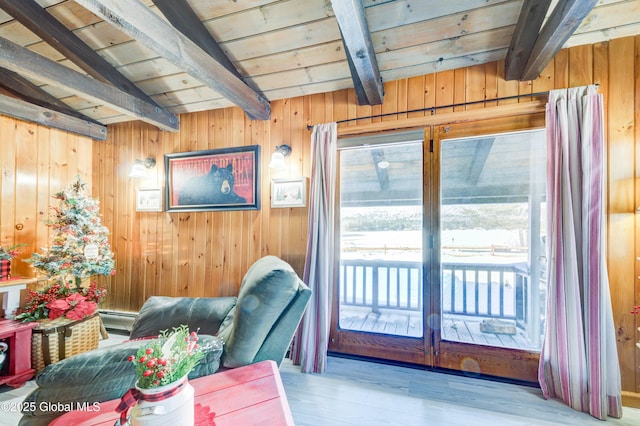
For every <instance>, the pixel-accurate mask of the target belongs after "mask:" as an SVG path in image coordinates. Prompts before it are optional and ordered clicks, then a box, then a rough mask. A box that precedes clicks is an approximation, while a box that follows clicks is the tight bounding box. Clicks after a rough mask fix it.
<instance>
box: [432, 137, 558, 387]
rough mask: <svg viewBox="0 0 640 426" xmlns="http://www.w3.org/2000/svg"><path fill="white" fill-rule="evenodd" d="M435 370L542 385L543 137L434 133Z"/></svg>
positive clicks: (543, 318) (543, 286)
mask: <svg viewBox="0 0 640 426" xmlns="http://www.w3.org/2000/svg"><path fill="white" fill-rule="evenodd" d="M434 142H435V143H434V151H436V152H437V156H438V170H437V172H436V173H435V176H434V180H433V182H432V183H433V185H434V186H436V187H437V188H438V190H437V191H436V194H437V197H436V198H434V203H433V204H434V205H437V206H438V207H437V208H436V210H435V211H434V212H433V213H434V215H435V216H436V222H437V223H438V226H437V228H438V232H437V244H436V250H434V258H433V259H432V262H433V265H434V271H435V270H437V272H434V274H433V277H434V286H437V289H436V291H437V292H438V293H439V296H438V297H437V298H436V300H434V311H436V312H437V313H438V315H439V318H440V331H439V333H437V338H436V339H435V341H434V345H435V351H436V354H437V356H436V359H435V365H436V366H438V367H443V368H447V369H455V370H462V371H464V372H467V373H470V374H488V375H492V376H501V377H509V378H514V379H520V380H526V381H536V378H537V365H538V353H539V351H540V348H541V345H542V333H543V329H544V320H545V299H546V283H545V280H544V270H545V265H546V253H545V239H546V236H545V235H544V230H545V229H546V225H545V219H546V216H545V208H546V181H545V168H546V138H545V130H544V129H538V130H529V131H517V132H503V133H493V134H492V133H487V134H474V133H473V132H470V131H469V129H468V128H466V127H465V126H450V127H447V128H441V129H437V130H436V132H435V141H434Z"/></svg>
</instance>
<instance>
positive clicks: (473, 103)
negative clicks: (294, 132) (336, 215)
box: [307, 91, 549, 130]
mask: <svg viewBox="0 0 640 426" xmlns="http://www.w3.org/2000/svg"><path fill="white" fill-rule="evenodd" d="M548 94H549V92H548V91H546V92H536V93H525V94H522V95H513V96H503V97H500V98H493V99H482V100H480V101H471V102H462V103H457V104H449V105H437V106H431V107H427V108H419V109H410V110H408V111H398V112H388V113H385V114H376V115H368V116H366V117H357V118H347V119H346V120H340V121H336V123H337V124H340V123H348V122H350V121H358V120H366V119H369V118H380V117H388V116H390V115H398V114H408V113H412V112H424V111H431V115H433V114H434V113H435V112H436V110H437V109H441V108H455V107H459V106H467V105H475V104H481V103H484V102H495V101H507V100H510V99H520V98H527V97H534V96H546V95H548ZM312 129H313V125H311V124H307V130H312Z"/></svg>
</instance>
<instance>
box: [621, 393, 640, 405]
mask: <svg viewBox="0 0 640 426" xmlns="http://www.w3.org/2000/svg"><path fill="white" fill-rule="evenodd" d="M622 405H623V406H625V407H632V408H640V393H637V392H629V391H622Z"/></svg>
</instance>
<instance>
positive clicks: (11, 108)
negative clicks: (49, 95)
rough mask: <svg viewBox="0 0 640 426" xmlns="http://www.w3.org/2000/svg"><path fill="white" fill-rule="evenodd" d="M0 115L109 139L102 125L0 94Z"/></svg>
mask: <svg viewBox="0 0 640 426" xmlns="http://www.w3.org/2000/svg"><path fill="white" fill-rule="evenodd" d="M0 114H2V115H6V116H9V117H14V118H18V119H20V120H24V121H29V122H32V123H38V124H41V125H43V126H47V127H53V128H55V129H60V130H64V131H67V132H71V133H75V134H78V135H82V136H87V137H90V138H92V139H97V140H105V139H106V138H107V127H106V126H104V125H102V124H98V123H95V122H91V121H87V120H82V119H81V118H78V117H74V116H71V115H67V114H63V113H61V112H59V111H55V110H52V109H48V108H43V107H41V106H38V105H34V104H31V103H29V102H25V101H23V100H21V99H16V98H13V97H10V96H6V95H2V94H0Z"/></svg>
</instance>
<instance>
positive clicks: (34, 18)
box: [0, 0, 157, 105]
mask: <svg viewBox="0 0 640 426" xmlns="http://www.w3.org/2000/svg"><path fill="white" fill-rule="evenodd" d="M0 8H2V9H3V10H4V11H5V12H7V13H8V14H10V15H11V16H13V17H14V18H15V19H16V20H17V21H18V22H20V23H21V24H22V25H24V26H25V27H27V28H28V29H29V30H31V31H32V32H33V33H34V34H36V35H37V36H38V37H40V38H41V39H42V40H43V41H44V42H46V43H47V44H49V45H50V46H51V47H53V48H54V49H56V50H57V51H58V52H60V53H62V54H63V55H64V56H65V57H66V58H67V59H69V60H70V61H71V62H73V63H74V64H76V65H77V66H78V67H80V68H81V69H83V70H84V71H85V72H86V73H87V74H89V75H90V76H92V77H93V78H95V79H98V80H100V81H102V82H104V83H109V84H112V85H113V86H115V87H117V88H118V89H120V90H122V91H123V92H125V93H128V94H130V95H132V96H135V97H138V98H140V99H142V100H143V101H145V102H147V103H150V104H152V105H157V104H156V103H155V101H153V99H151V98H150V97H149V96H148V95H147V94H146V93H144V92H143V91H142V90H140V89H139V88H138V87H137V86H136V85H135V84H133V83H132V82H131V81H129V79H127V78H126V77H125V76H123V75H122V74H120V72H119V71H118V70H117V69H116V68H115V67H114V66H113V65H111V64H110V63H109V62H107V60H106V59H104V58H103V57H102V56H100V54H98V53H97V52H95V51H94V50H93V49H92V48H90V47H89V46H88V45H87V44H86V43H85V42H84V41H82V40H81V39H80V38H79V37H78V36H76V35H75V34H74V33H73V32H71V31H70V30H69V29H68V28H67V27H65V26H64V25H62V24H61V23H60V22H59V21H58V20H57V19H55V18H54V17H53V16H52V15H51V14H50V13H49V12H47V11H46V10H45V9H43V8H42V7H41V6H40V5H39V4H38V3H36V2H35V0H0Z"/></svg>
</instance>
